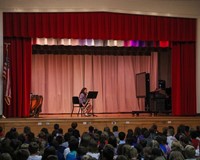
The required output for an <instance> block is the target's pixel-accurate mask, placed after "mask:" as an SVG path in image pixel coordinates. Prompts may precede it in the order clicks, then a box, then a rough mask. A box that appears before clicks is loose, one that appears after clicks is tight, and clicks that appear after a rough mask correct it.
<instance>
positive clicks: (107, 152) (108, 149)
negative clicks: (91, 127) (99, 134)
mask: <svg viewBox="0 0 200 160" xmlns="http://www.w3.org/2000/svg"><path fill="white" fill-rule="evenodd" d="M113 157H114V148H113V146H112V145H110V144H106V145H105V146H104V148H103V158H104V159H106V160H111V159H113Z"/></svg>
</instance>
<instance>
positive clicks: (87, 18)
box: [3, 12, 196, 41]
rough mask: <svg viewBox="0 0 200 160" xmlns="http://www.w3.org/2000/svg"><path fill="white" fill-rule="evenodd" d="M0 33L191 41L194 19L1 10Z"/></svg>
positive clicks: (194, 35)
mask: <svg viewBox="0 0 200 160" xmlns="http://www.w3.org/2000/svg"><path fill="white" fill-rule="evenodd" d="M3 25H4V26H3V28H4V36H6V37H13V36H15V37H32V38H36V37H37V38H39V37H41V38H43V37H46V38H52V37H53V38H75V39H103V40H104V39H105V40H107V39H116V40H118V39H119V40H148V41H150V40H155V41H157V40H160V41H161V40H163V41H164V40H166V41H195V40H196V19H191V18H172V17H158V16H144V15H132V14H121V13H105V12H90V13H4V14H3Z"/></svg>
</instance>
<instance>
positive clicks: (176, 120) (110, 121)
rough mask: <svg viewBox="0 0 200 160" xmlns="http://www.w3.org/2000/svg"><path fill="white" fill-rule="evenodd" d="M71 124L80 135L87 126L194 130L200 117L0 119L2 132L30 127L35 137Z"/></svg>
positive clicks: (130, 114) (102, 115) (128, 115)
mask: <svg viewBox="0 0 200 160" xmlns="http://www.w3.org/2000/svg"><path fill="white" fill-rule="evenodd" d="M72 122H77V123H78V129H79V130H80V132H81V133H83V132H85V131H87V130H88V127H89V126H91V125H92V126H94V127H95V128H97V129H100V130H103V128H104V127H106V126H108V127H110V128H111V129H112V127H113V126H114V125H117V126H118V127H119V131H125V132H126V131H127V130H128V129H134V128H135V127H147V128H149V127H150V126H151V125H152V124H154V123H155V124H156V125H157V126H158V130H159V131H162V128H163V127H167V126H169V125H171V126H174V127H175V128H176V127H177V126H178V125H180V124H184V125H188V126H191V127H193V128H195V127H196V126H197V125H199V122H200V116H181V117H176V116H170V115H159V114H158V115H157V116H154V115H152V114H148V113H143V114H140V115H139V116H137V115H133V114H132V113H117V114H116V113H115V114H96V115H95V116H91V117H84V116H82V117H81V116H80V115H79V116H77V114H73V115H72V117H71V116H70V114H52V115H47V114H41V115H40V116H39V118H2V119H1V120H0V126H2V127H3V129H4V132H7V131H9V130H10V128H12V127H15V128H16V129H17V130H18V132H19V133H21V132H22V131H23V128H24V126H30V127H31V130H32V131H33V132H34V133H35V135H37V134H38V133H39V131H40V130H41V128H44V127H45V128H48V129H49V131H50V132H51V131H52V130H53V125H54V124H55V123H58V124H59V125H60V127H61V128H63V131H64V133H65V132H66V131H67V129H68V128H70V125H71V123H72Z"/></svg>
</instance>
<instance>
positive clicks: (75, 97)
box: [71, 96, 82, 116]
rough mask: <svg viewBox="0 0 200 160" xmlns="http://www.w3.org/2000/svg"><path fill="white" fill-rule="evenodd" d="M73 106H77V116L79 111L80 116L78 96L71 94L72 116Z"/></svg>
mask: <svg viewBox="0 0 200 160" xmlns="http://www.w3.org/2000/svg"><path fill="white" fill-rule="evenodd" d="M75 107H78V108H79V110H78V113H77V116H78V115H79V113H80V112H81V116H82V109H81V106H80V103H79V98H78V97H77V96H73V97H72V112H71V116H72V114H73V112H74V108H75Z"/></svg>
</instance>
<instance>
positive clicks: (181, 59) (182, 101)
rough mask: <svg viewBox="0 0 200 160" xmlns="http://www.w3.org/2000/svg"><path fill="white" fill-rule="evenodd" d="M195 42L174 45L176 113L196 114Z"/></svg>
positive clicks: (174, 98) (174, 97)
mask: <svg viewBox="0 0 200 160" xmlns="http://www.w3.org/2000/svg"><path fill="white" fill-rule="evenodd" d="M195 55H196V52H195V43H189V42H188V43H187V42H185V43H174V44H173V45H172V106H173V107H172V108H173V114H174V115H195V114H196V83H195V82H196V56H195Z"/></svg>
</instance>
